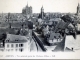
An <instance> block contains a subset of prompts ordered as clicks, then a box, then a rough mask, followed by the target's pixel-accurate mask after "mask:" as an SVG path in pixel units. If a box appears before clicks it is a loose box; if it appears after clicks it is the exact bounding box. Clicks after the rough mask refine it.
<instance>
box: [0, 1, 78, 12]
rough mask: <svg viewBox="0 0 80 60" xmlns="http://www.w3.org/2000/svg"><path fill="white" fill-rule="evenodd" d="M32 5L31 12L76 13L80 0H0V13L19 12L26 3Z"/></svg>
mask: <svg viewBox="0 0 80 60" xmlns="http://www.w3.org/2000/svg"><path fill="white" fill-rule="evenodd" d="M27 3H28V5H29V6H32V8H33V13H40V9H41V7H42V6H43V7H44V12H61V13H69V12H70V13H76V11H77V5H78V3H80V0H0V13H2V12H3V13H8V12H10V13H21V12H22V9H23V8H24V7H25V6H26V5H27Z"/></svg>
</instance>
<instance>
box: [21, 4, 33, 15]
mask: <svg viewBox="0 0 80 60" xmlns="http://www.w3.org/2000/svg"><path fill="white" fill-rule="evenodd" d="M22 13H23V14H26V15H31V14H32V6H28V3H27V6H26V7H25V8H23V10H22Z"/></svg>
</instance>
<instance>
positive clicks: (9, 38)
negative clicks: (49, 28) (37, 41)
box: [5, 34, 29, 43]
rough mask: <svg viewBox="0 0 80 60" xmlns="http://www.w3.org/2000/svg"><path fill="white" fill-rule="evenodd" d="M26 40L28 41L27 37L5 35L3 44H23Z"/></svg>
mask: <svg viewBox="0 0 80 60" xmlns="http://www.w3.org/2000/svg"><path fill="white" fill-rule="evenodd" d="M28 40H29V37H28V36H20V35H13V34H7V38H6V39H5V42H6V43H25V42H27V41H28Z"/></svg>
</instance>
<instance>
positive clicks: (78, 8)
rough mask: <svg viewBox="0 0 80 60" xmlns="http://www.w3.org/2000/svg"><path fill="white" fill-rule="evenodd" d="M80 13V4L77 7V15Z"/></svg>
mask: <svg viewBox="0 0 80 60" xmlns="http://www.w3.org/2000/svg"><path fill="white" fill-rule="evenodd" d="M79 13H80V4H79V2H78V6H77V15H78V14H79Z"/></svg>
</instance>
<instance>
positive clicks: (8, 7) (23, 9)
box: [0, 0, 80, 56]
mask: <svg viewBox="0 0 80 60" xmlns="http://www.w3.org/2000/svg"><path fill="white" fill-rule="evenodd" d="M0 52H1V54H0V56H2V55H4V54H3V53H11V54H12V53H13V52H14V53H15V55H17V54H19V53H21V54H22V53H23V54H25V55H26V52H29V53H30V54H31V52H34V54H35V52H37V54H38V53H40V52H41V53H42V52H46V53H47V52H51V53H52V54H54V53H58V52H69V53H75V52H78V53H79V52H80V0H0Z"/></svg>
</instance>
